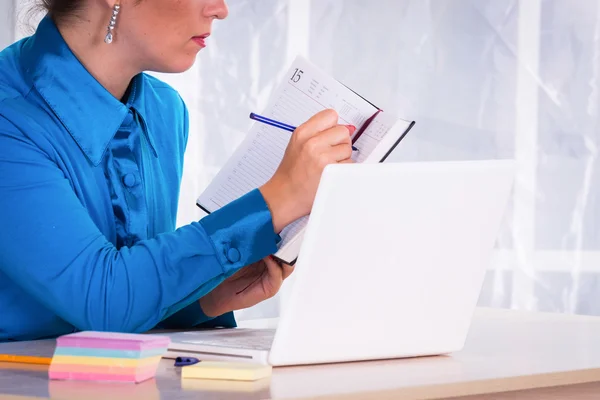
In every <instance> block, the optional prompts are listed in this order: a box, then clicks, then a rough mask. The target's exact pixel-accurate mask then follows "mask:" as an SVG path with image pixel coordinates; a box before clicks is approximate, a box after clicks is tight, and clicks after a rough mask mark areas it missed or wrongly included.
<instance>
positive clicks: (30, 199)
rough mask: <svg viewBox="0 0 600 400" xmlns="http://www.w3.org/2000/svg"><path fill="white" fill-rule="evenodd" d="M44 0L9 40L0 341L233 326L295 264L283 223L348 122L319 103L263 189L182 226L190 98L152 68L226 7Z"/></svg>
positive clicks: (300, 208)
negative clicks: (26, 33) (280, 254)
mask: <svg viewBox="0 0 600 400" xmlns="http://www.w3.org/2000/svg"><path fill="white" fill-rule="evenodd" d="M44 1H45V6H46V8H47V10H48V14H47V16H46V17H45V18H44V19H43V20H42V22H41V23H40V25H39V26H38V28H37V30H36V33H35V34H34V35H33V36H32V37H29V38H26V39H24V40H22V41H20V42H18V43H16V44H14V45H12V46H10V47H9V48H7V49H5V50H4V51H2V52H1V53H0V227H1V229H0V315H1V318H0V341H6V340H27V339H37V338H44V337H56V336H58V335H62V334H66V333H70V332H73V331H77V330H108V331H123V332H143V331H146V330H149V329H151V328H154V327H157V326H158V327H169V328H187V327H192V326H202V327H214V326H235V320H234V318H233V314H232V311H234V310H238V309H242V308H246V307H250V306H252V305H255V304H257V303H259V302H261V301H263V300H265V299H267V298H269V297H271V296H273V295H274V294H276V293H277V291H278V290H279V288H280V286H281V284H282V281H283V280H284V279H285V278H286V277H287V276H289V274H290V273H291V272H292V268H291V267H290V266H288V265H279V264H277V263H276V262H275V261H274V260H273V259H272V258H271V257H270V255H271V254H272V253H274V252H275V251H276V244H277V240H278V235H277V232H280V231H281V230H282V229H283V228H284V227H285V226H286V225H287V224H289V223H290V222H292V221H293V220H295V219H297V218H299V217H301V216H303V215H306V214H308V213H309V212H310V208H311V206H312V202H313V199H314V196H315V193H316V188H317V185H318V182H319V178H320V175H321V172H322V170H323V168H324V166H325V165H327V164H331V163H338V162H351V161H350V156H351V152H352V150H351V144H350V135H349V131H350V133H351V131H352V130H353V128H352V127H345V126H340V125H337V115H336V114H335V112H334V111H331V110H326V111H324V112H321V113H319V114H317V115H315V116H314V117H313V118H311V119H310V120H309V121H307V122H306V123H305V124H303V125H302V126H300V127H299V128H298V129H297V130H296V132H294V133H293V135H292V139H291V141H290V143H289V146H288V148H287V150H286V154H285V157H284V159H283V161H282V162H281V165H280V166H279V168H278V170H277V172H276V173H275V174H274V176H273V177H272V179H270V180H269V181H268V182H267V183H266V184H265V185H264V186H262V187H260V188H256V189H255V190H254V191H252V192H250V193H248V194H247V195H245V196H244V197H242V198H240V199H238V200H237V201H235V202H233V203H231V204H229V205H227V206H225V207H223V208H222V209H221V210H219V211H217V212H215V213H213V214H211V215H209V216H207V217H205V218H203V219H202V220H200V221H198V222H194V223H191V224H189V225H187V226H183V227H181V228H179V229H176V230H175V226H174V225H175V216H176V206H177V201H178V195H179V185H180V180H181V174H182V165H183V161H182V159H183V154H184V150H185V146H186V142H187V138H188V115H187V110H186V107H185V105H184V103H183V101H182V100H181V98H180V97H179V95H178V94H177V93H176V92H175V91H174V90H173V89H172V88H170V87H169V86H167V85H166V84H164V83H162V82H160V81H158V80H157V79H155V78H152V77H150V76H148V75H145V74H144V73H143V71H148V70H152V71H160V72H172V73H176V72H182V71H184V70H186V69H188V68H189V67H190V66H191V65H192V64H193V63H194V61H195V57H196V54H197V52H198V51H199V50H201V49H202V48H203V47H204V46H205V41H206V40H207V38H208V36H209V34H210V32H211V25H212V22H213V21H214V20H215V19H223V18H225V17H226V16H227V12H228V11H227V6H226V5H225V3H224V1H223V0H178V1H174V0H121V2H120V3H115V0H44Z"/></svg>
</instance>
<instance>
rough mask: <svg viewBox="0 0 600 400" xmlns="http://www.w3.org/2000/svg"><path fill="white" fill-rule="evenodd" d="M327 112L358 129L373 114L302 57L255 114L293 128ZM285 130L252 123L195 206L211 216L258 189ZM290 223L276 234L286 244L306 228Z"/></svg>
mask: <svg viewBox="0 0 600 400" xmlns="http://www.w3.org/2000/svg"><path fill="white" fill-rule="evenodd" d="M325 108H333V109H335V110H336V111H337V112H338V115H339V123H340V124H352V125H355V126H357V127H359V126H361V125H362V124H363V123H364V122H365V121H366V120H367V119H368V118H369V117H371V116H372V115H373V114H374V113H375V112H376V111H377V108H375V107H374V106H373V105H371V104H369V103H368V102H367V101H365V100H364V99H362V98H361V97H360V96H358V95H356V94H355V93H354V92H352V91H351V90H349V89H348V88H346V87H345V86H344V85H342V84H340V83H339V82H338V81H336V80H335V79H333V78H331V77H329V76H328V75H327V74H325V73H323V72H322V71H321V70H319V69H318V68H316V67H315V66H313V65H312V64H310V63H309V62H308V61H306V60H305V59H304V58H302V57H298V58H296V60H295V61H294V63H293V64H292V66H291V67H290V68H289V70H288V72H287V74H286V75H285V80H284V82H282V83H281V84H280V86H279V87H278V88H277V90H276V91H275V93H274V96H273V97H272V100H271V101H270V102H269V104H268V106H267V107H266V110H264V111H263V112H262V113H261V114H262V115H264V116H265V117H267V118H272V119H275V120H279V121H281V122H284V123H286V124H289V125H293V126H298V125H300V124H302V123H304V122H305V121H306V120H308V119H309V118H310V117H312V116H313V115H314V114H316V113H317V112H319V111H321V110H323V109H325ZM291 135H292V134H291V132H287V131H284V130H281V129H278V128H275V127H272V126H269V125H265V124H262V123H258V122H257V123H254V124H253V126H252V128H251V129H250V132H249V133H248V135H247V136H246V138H245V139H244V140H243V141H242V143H241V144H240V146H238V148H237V149H236V151H235V152H234V154H233V155H232V156H231V158H230V159H229V160H228V162H227V163H226V165H225V166H224V167H223V168H222V169H221V171H220V172H219V173H218V174H217V176H216V177H215V179H214V180H213V181H212V182H211V184H210V185H209V186H208V187H207V189H206V190H205V191H204V193H203V194H202V195H201V196H200V197H199V198H198V200H197V202H198V204H199V205H201V206H202V207H204V208H206V209H207V210H208V211H210V212H212V211H214V210H216V209H218V208H220V207H222V206H224V205H226V204H228V203H229V202H231V201H233V200H235V199H237V198H239V197H241V196H243V195H244V194H246V193H248V192H250V191H251V190H253V189H255V188H257V187H259V186H261V185H263V184H264V183H265V182H267V180H269V179H270V178H271V176H273V174H274V173H275V171H276V169H277V167H278V166H279V164H280V162H281V159H282V158H283V154H284V152H285V149H286V146H287V144H288V142H289V140H290V137H291ZM306 220H307V218H306V217H305V218H302V219H300V220H298V221H295V222H294V223H293V224H291V225H290V226H288V227H286V229H285V230H284V231H283V232H282V233H281V237H282V242H281V243H280V246H284V245H285V244H286V242H287V240H288V239H289V238H290V237H292V236H293V235H294V234H296V233H297V232H298V231H299V230H300V229H302V227H303V226H304V225H305V224H306Z"/></svg>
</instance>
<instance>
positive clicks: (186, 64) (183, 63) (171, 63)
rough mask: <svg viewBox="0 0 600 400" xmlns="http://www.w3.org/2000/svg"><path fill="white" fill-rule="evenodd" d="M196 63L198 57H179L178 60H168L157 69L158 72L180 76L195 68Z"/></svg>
mask: <svg viewBox="0 0 600 400" xmlns="http://www.w3.org/2000/svg"><path fill="white" fill-rule="evenodd" d="M195 62H196V55H195V54H194V55H193V56H190V55H186V56H181V57H178V58H177V59H171V60H167V61H166V62H164V63H162V64H161V65H160V66H159V67H158V68H156V69H155V71H156V72H163V73H168V74H179V73H181V72H185V71H187V70H189V69H190V68H192V66H194V63H195Z"/></svg>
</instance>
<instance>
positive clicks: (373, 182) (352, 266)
mask: <svg viewBox="0 0 600 400" xmlns="http://www.w3.org/2000/svg"><path fill="white" fill-rule="evenodd" d="M513 176H514V169H513V163H512V162H511V161H503V160H500V161H461V162H418V163H383V164H351V165H348V164H344V165H331V166H328V167H327V168H326V169H325V171H324V173H323V176H322V180H321V184H320V186H319V190H318V193H317V197H316V199H315V203H314V206H313V210H312V213H311V216H310V221H309V224H308V227H307V230H306V232H305V236H304V242H303V245H302V249H301V252H300V255H299V257H298V262H297V265H296V270H295V272H294V274H293V275H292V276H293V277H294V278H293V281H292V282H290V284H292V286H291V287H290V288H289V289H290V292H289V295H288V297H287V300H286V302H285V303H284V305H283V307H282V310H281V316H280V320H279V325H278V328H277V333H276V336H275V340H274V342H273V346H272V348H271V352H270V355H269V362H270V363H271V364H272V365H297V364H312V363H327V362H341V361H356V360H370V359H386V358H398V357H411V356H424V355H436V354H445V353H450V352H454V351H458V350H460V349H461V348H462V347H463V345H464V342H465V339H466V336H467V333H468V328H469V325H470V322H471V317H472V314H473V311H474V308H475V306H476V303H477V300H478V296H479V293H480V290H481V287H482V283H483V279H484V275H485V272H486V268H487V267H488V266H489V262H490V257H491V252H492V249H493V247H494V243H495V239H496V236H497V232H498V230H499V227H500V224H501V221H502V218H503V214H504V211H505V209H506V205H507V202H508V199H509V194H510V191H511V187H512V183H513Z"/></svg>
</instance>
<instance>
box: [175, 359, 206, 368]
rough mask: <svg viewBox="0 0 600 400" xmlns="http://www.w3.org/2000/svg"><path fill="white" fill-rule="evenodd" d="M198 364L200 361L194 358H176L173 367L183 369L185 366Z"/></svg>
mask: <svg viewBox="0 0 600 400" xmlns="http://www.w3.org/2000/svg"><path fill="white" fill-rule="evenodd" d="M199 362H200V360H198V359H197V358H195V357H177V358H176V359H175V366H176V367H185V366H187V365H194V364H198V363H199Z"/></svg>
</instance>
